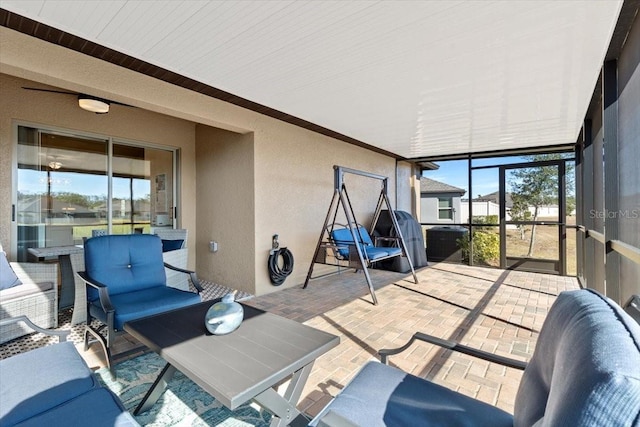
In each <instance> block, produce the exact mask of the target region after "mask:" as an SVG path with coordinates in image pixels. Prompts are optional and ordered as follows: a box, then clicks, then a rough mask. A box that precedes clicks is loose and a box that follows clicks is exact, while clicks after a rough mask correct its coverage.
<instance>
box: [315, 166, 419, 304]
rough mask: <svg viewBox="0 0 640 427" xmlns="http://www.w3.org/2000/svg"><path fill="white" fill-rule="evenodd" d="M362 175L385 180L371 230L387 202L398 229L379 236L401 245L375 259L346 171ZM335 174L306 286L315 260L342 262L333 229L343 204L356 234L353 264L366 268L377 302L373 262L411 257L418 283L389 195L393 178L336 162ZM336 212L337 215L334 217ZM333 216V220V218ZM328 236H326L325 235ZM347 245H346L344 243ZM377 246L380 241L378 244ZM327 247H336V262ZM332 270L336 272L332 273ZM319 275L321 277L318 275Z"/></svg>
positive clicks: (351, 259)
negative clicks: (367, 247) (367, 245)
mask: <svg viewBox="0 0 640 427" xmlns="http://www.w3.org/2000/svg"><path fill="white" fill-rule="evenodd" d="M347 173H348V174H352V175H359V176H364V177H367V178H372V179H377V180H379V181H381V182H382V190H381V191H380V196H379V197H378V204H377V206H376V210H375V213H374V215H373V219H372V221H371V226H370V227H369V234H370V235H373V230H374V229H375V226H376V224H377V222H378V219H379V218H380V213H381V211H382V208H383V206H386V208H387V210H388V211H389V216H390V218H391V223H392V225H393V229H394V230H395V235H396V237H382V238H378V239H376V241H377V240H387V241H389V240H395V241H396V242H397V243H398V244H399V245H400V249H401V252H399V253H397V254H394V255H391V256H388V257H384V258H378V259H375V260H370V259H369V258H368V256H367V254H366V252H365V251H364V250H363V249H362V242H363V238H362V235H361V233H360V229H359V227H360V224H359V223H358V222H357V221H356V218H355V213H354V211H353V206H352V205H351V201H350V200H349V194H348V193H347V187H346V185H345V184H344V175H345V174H347ZM333 177H334V191H333V197H332V199H331V204H330V205H329V210H328V211H327V215H326V217H325V220H324V225H323V227H322V232H321V233H320V238H319V239H318V244H317V245H316V249H315V252H314V254H313V258H312V260H311V265H310V267H309V272H308V273H307V278H306V280H305V282H304V286H303V289H306V287H307V286H308V285H309V281H310V280H311V279H314V277H312V275H313V267H314V265H315V264H329V265H336V266H337V267H338V268H340V267H341V264H339V263H338V261H339V260H340V258H341V257H340V256H339V255H337V253H338V247H339V245H338V244H336V242H333V241H332V239H331V231H333V227H334V226H335V225H336V218H337V215H338V211H339V209H340V206H342V209H343V212H344V215H345V218H346V220H347V227H348V229H349V230H350V232H351V236H352V238H353V242H354V244H353V245H349V259H348V261H349V267H350V268H355V269H356V271H357V270H359V269H362V271H363V272H364V276H365V278H366V280H367V285H368V286H369V293H371V298H372V300H373V304H374V305H377V304H378V299H377V298H376V294H375V290H374V288H373V283H372V281H371V276H370V275H369V270H368V267H370V266H371V265H372V264H373V263H375V262H378V261H383V260H385V259H389V258H394V257H396V256H405V257H406V258H407V261H408V262H409V267H411V273H412V275H413V279H414V282H415V283H416V284H417V283H418V277H417V276H416V272H415V270H414V268H413V262H412V261H411V257H410V256H409V251H408V250H407V245H406V243H405V241H404V238H403V236H402V232H401V231H400V226H399V225H398V219H397V218H396V216H395V214H394V210H393V209H392V208H391V203H390V202H389V196H388V191H387V184H388V181H389V178H388V177H386V176H382V175H376V174H373V173H370V172H364V171H360V170H356V169H351V168H346V167H342V166H335V165H334V166H333ZM332 213H333V219H331V217H332ZM330 220H331V223H329V221H330ZM325 236H326V238H325ZM342 246H344V245H342ZM375 246H376V247H377V244H376V245H375ZM327 249H332V250H333V252H334V254H335V259H336V263H328V262H327V260H326V258H327V256H326V255H327ZM354 249H355V254H357V257H354V256H352V254H353V250H354ZM330 274H332V273H330ZM321 277H322V276H321ZM316 278H317V277H316Z"/></svg>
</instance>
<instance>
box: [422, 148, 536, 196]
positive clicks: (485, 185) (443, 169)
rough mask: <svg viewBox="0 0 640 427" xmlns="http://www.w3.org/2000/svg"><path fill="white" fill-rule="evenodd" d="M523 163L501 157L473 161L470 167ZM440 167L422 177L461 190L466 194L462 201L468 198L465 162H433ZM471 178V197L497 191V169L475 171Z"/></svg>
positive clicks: (512, 158)
mask: <svg viewBox="0 0 640 427" xmlns="http://www.w3.org/2000/svg"><path fill="white" fill-rule="evenodd" d="M521 162H525V160H524V159H523V158H522V157H502V158H491V159H476V160H473V162H472V166H474V167H476V166H490V165H499V164H508V163H521ZM435 163H436V164H437V165H439V166H440V168H439V169H437V170H434V171H424V172H423V173H422V175H423V176H425V177H427V178H430V179H433V180H436V181H440V182H444V183H447V184H449V185H453V186H454V187H459V188H463V189H464V190H466V191H467V192H466V193H465V194H464V195H463V196H462V198H463V199H466V198H468V197H469V178H468V177H467V167H468V162H467V160H450V161H446V162H435ZM472 174H473V175H472V178H473V189H472V194H473V197H478V195H486V194H489V193H493V192H494V191H498V167H495V168H490V169H477V170H474V171H473V172H472Z"/></svg>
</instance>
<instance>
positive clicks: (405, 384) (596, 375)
mask: <svg viewBox="0 0 640 427" xmlns="http://www.w3.org/2000/svg"><path fill="white" fill-rule="evenodd" d="M415 340H419V341H427V342H430V343H433V344H437V345H440V346H443V347H445V348H449V349H452V350H454V351H460V352H463V353H466V354H469V355H473V356H477V357H481V358H483V359H485V360H489V361H492V362H496V363H500V364H503V365H506V366H510V367H513V368H521V369H524V373H523V375H522V380H521V382H520V387H519V389H518V392H517V395H516V399H515V407H514V414H513V415H512V414H509V413H507V412H505V411H503V410H501V409H498V408H496V407H494V406H492V405H488V404H486V403H483V402H480V401H478V400H476V399H472V398H470V397H467V396H465V395H462V394H460V393H457V392H454V391H452V390H449V389H447V388H445V387H442V386H439V385H436V384H434V383H432V382H430V381H427V380H425V379H422V378H418V377H415V376H413V375H410V374H407V373H404V372H402V371H401V370H399V369H396V368H393V367H390V366H388V365H386V364H382V363H377V362H369V363H368V364H366V365H365V366H364V367H363V368H362V370H361V371H360V372H359V373H358V374H357V375H356V376H355V377H354V379H353V380H352V381H351V382H350V383H349V384H348V385H347V386H346V387H345V388H344V389H343V390H342V391H341V392H340V394H339V395H338V396H337V397H336V398H335V399H334V400H333V401H331V402H330V403H329V405H327V406H326V407H325V408H324V409H323V410H322V411H321V412H320V414H318V416H317V417H316V418H315V419H314V420H312V422H311V424H310V425H311V426H325V427H326V426H366V427H376V426H492V427H500V426H505V427H507V426H509V427H511V426H534V425H535V426H588V427H600V426H605V425H606V426H635V427H638V426H640V325H638V323H636V321H634V320H633V319H632V318H631V317H630V316H629V315H628V314H627V313H625V312H624V310H622V309H621V308H620V307H619V306H618V305H616V304H615V303H614V302H612V301H611V300H609V299H607V298H605V297H603V296H601V295H600V294H598V293H597V292H594V291H591V290H586V289H584V290H578V291H567V292H563V293H561V294H560V295H559V296H558V298H557V300H556V301H555V303H554V304H553V306H552V308H551V310H550V311H549V314H548V316H547V318H546V320H545V322H544V325H543V326H542V329H541V331H540V335H539V337H538V341H537V344H536V348H535V351H534V353H533V356H532V358H531V360H530V362H529V363H528V364H526V363H523V362H521V361H518V360H513V359H508V358H504V357H496V356H495V355H494V354H492V353H486V352H483V351H479V350H475V349H472V348H469V347H466V346H463V345H460V344H456V343H454V342H451V341H446V340H441V339H439V338H436V337H432V336H429V335H425V334H416V335H414V337H413V338H412V339H411V340H410V341H409V342H408V343H407V344H406V345H404V346H402V347H400V348H398V349H391V350H381V351H380V355H381V357H382V359H383V361H386V359H387V357H388V356H390V355H393V354H398V353H400V352H402V351H404V350H406V349H407V348H409V346H410V345H411V344H412V343H413V342H414V341H415Z"/></svg>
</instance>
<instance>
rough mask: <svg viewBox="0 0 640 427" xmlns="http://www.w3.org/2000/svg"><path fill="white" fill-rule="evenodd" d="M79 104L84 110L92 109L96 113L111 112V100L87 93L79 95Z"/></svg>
mask: <svg viewBox="0 0 640 427" xmlns="http://www.w3.org/2000/svg"><path fill="white" fill-rule="evenodd" d="M78 105H79V106H80V108H82V109H83V110H87V111H91V112H92V113H96V114H106V113H108V112H109V102H107V101H105V100H103V99H99V98H93V97H91V96H87V95H79V96H78Z"/></svg>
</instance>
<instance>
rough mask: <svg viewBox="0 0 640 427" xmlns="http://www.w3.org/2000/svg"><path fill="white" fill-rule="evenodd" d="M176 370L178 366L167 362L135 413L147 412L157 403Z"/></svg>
mask: <svg viewBox="0 0 640 427" xmlns="http://www.w3.org/2000/svg"><path fill="white" fill-rule="evenodd" d="M175 372H176V368H174V367H173V366H172V365H171V364H170V363H167V364H166V365H165V367H164V368H162V371H161V372H160V375H158V378H156V380H155V381H154V382H153V385H152V386H151V388H150V389H149V391H147V394H145V395H144V397H143V398H142V401H141V402H140V403H139V404H138V407H137V408H136V410H135V411H133V415H138V414H141V413H143V412H146V411H148V410H149V409H151V407H153V405H155V403H156V402H157V401H158V399H159V398H160V396H162V393H164V390H165V389H166V388H167V383H168V382H169V381H170V380H171V378H172V377H173V374H175Z"/></svg>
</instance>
